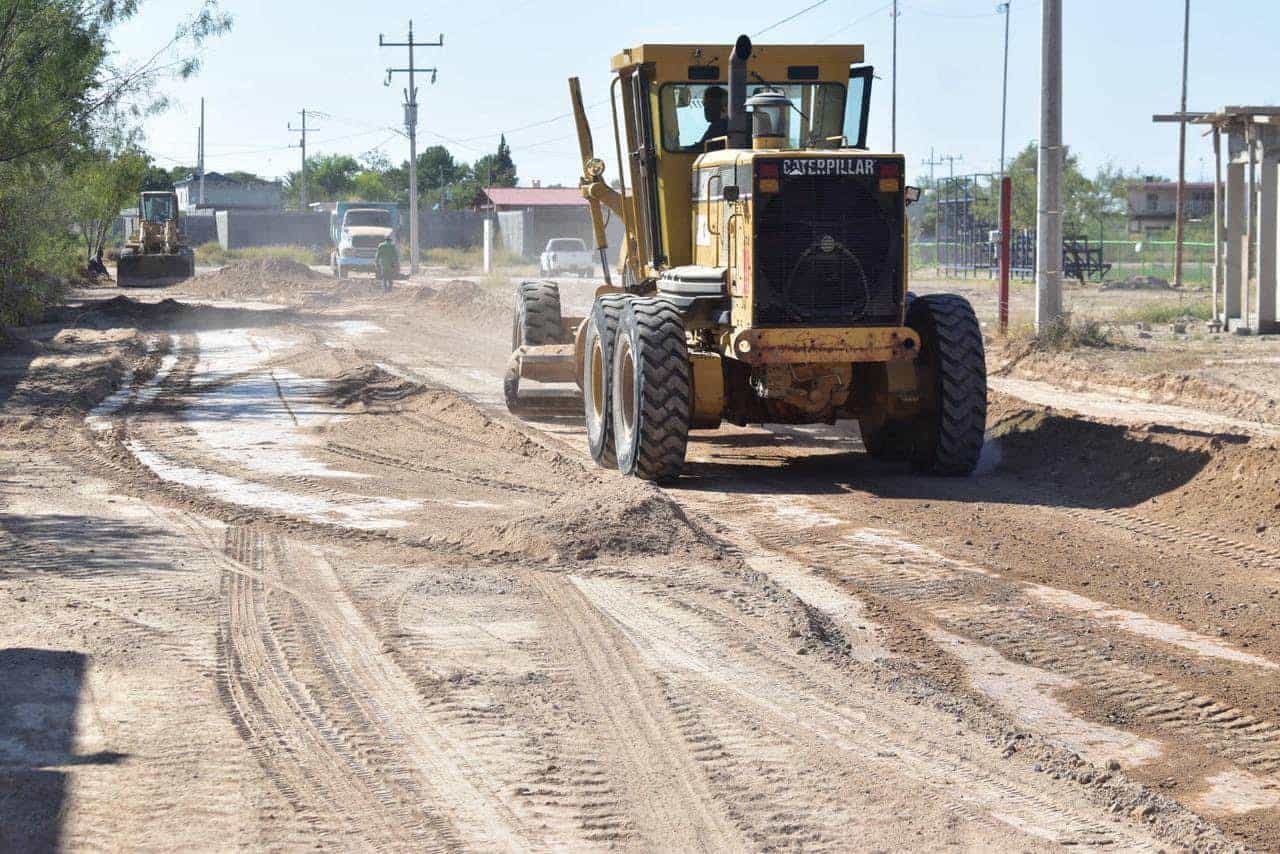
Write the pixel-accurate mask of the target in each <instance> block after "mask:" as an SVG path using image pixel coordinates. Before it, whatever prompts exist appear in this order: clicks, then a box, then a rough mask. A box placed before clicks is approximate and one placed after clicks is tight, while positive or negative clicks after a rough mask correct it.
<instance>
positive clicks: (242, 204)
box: [173, 172, 284, 213]
mask: <svg viewBox="0 0 1280 854" xmlns="http://www.w3.org/2000/svg"><path fill="white" fill-rule="evenodd" d="M173 189H174V192H176V193H177V194H178V207H179V208H181V209H182V210H183V211H184V212H186V213H191V212H193V211H196V210H218V211H227V210H280V209H281V208H282V207H284V186H283V185H282V184H281V183H280V182H279V181H237V180H235V179H234V178H229V177H227V176H226V175H223V174H221V173H219V172H206V173H205V176H204V197H203V198H201V196H200V192H201V190H200V178H199V176H195V175H193V176H191V177H190V178H183V179H182V180H181V181H174V183H173Z"/></svg>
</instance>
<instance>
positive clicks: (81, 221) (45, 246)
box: [0, 0, 231, 323]
mask: <svg viewBox="0 0 1280 854" xmlns="http://www.w3.org/2000/svg"><path fill="white" fill-rule="evenodd" d="M188 2H191V3H192V4H193V5H194V7H195V8H194V11H193V12H192V13H191V14H190V15H188V16H187V17H185V18H183V19H182V20H181V21H180V22H179V23H178V25H177V27H176V28H175V30H174V31H173V35H172V37H170V39H169V40H168V41H167V42H165V43H163V44H160V45H143V46H142V48H143V49H142V50H141V51H140V52H141V54H142V55H143V56H144V57H145V58H144V59H143V60H141V61H139V62H135V63H122V62H121V61H120V60H119V56H120V54H119V52H117V51H115V50H114V49H113V46H112V44H111V37H112V35H113V33H114V32H115V30H116V28H117V27H118V25H119V24H121V23H122V22H124V21H126V20H128V19H130V18H133V17H134V16H135V15H137V14H138V9H139V6H140V0H0V322H4V323H21V322H24V321H27V320H30V319H31V318H32V317H35V316H36V315H38V314H39V313H40V312H41V311H42V310H43V308H44V307H46V306H47V305H49V304H50V303H51V302H52V301H54V300H57V299H60V298H61V295H62V290H63V288H64V284H63V282H64V281H65V278H66V277H67V276H69V275H71V274H72V273H73V271H74V270H75V268H76V267H78V266H80V265H82V263H83V256H82V255H81V250H78V249H77V245H78V244H80V245H83V246H85V247H87V248H95V249H96V246H97V245H98V244H100V243H101V240H102V235H103V234H104V233H105V231H104V228H109V225H110V223H111V222H112V221H113V220H114V218H115V215H116V214H117V213H118V212H119V209H120V207H121V206H122V205H121V204H120V202H121V199H122V198H124V199H127V198H128V197H129V196H132V195H134V194H135V193H136V192H137V191H138V189H139V187H140V185H141V184H142V183H143V182H144V181H155V182H158V183H160V184H162V185H163V184H164V182H165V177H166V176H164V175H162V174H161V172H163V170H157V171H154V172H149V171H148V169H147V165H148V164H147V161H146V159H145V158H144V157H142V156H141V155H139V153H138V152H137V150H136V146H135V144H134V143H135V142H136V141H137V139H138V138H139V129H138V127H139V126H138V120H139V119H140V118H141V117H142V116H144V115H147V114H150V113H153V112H155V111H158V110H160V109H163V108H164V106H165V99H164V97H163V94H162V89H161V84H162V83H163V82H164V81H165V80H171V79H174V78H181V77H186V76H189V75H190V74H192V73H193V72H194V71H195V70H196V69H197V68H198V67H199V60H200V50H201V49H202V46H203V45H204V44H205V42H206V41H207V40H208V39H209V38H211V37H213V36H216V35H218V34H221V33H224V32H226V31H227V29H228V28H229V27H230V24H231V21H230V18H229V17H227V16H226V15H224V14H223V13H221V12H220V11H219V9H218V4H217V0H188ZM167 177H168V178H169V180H171V179H172V175H168V176H167Z"/></svg>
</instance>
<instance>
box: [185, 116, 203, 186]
mask: <svg viewBox="0 0 1280 854" xmlns="http://www.w3.org/2000/svg"><path fill="white" fill-rule="evenodd" d="M196 168H197V169H199V170H200V201H199V202H197V203H196V204H195V207H199V206H200V205H203V204H204V98H201V99H200V156H199V158H197V162H196ZM188 201H190V199H188Z"/></svg>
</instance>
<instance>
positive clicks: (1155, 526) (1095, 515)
mask: <svg viewBox="0 0 1280 854" xmlns="http://www.w3.org/2000/svg"><path fill="white" fill-rule="evenodd" d="M1059 512H1061V513H1063V514H1065V515H1067V516H1070V517H1071V518H1073V519H1080V520H1082V521H1086V522H1101V523H1102V524H1104V525H1110V526H1112V527H1114V528H1119V529H1120V530H1122V531H1127V532H1129V533H1131V534H1138V535H1140V536H1143V537H1148V538H1150V539H1154V540H1159V541H1161V542H1165V543H1170V544H1175V545H1183V546H1190V547H1191V548H1194V549H1198V550H1200V551H1203V552H1207V553H1208V554H1210V555H1212V556H1214V557H1226V558H1231V559H1233V560H1235V561H1238V562H1239V564H1240V565H1241V566H1244V567H1247V568H1255V567H1257V568H1261V569H1267V570H1271V571H1273V572H1280V550H1276V549H1269V548H1266V547H1265V546H1258V545H1252V544H1250V543H1242V542H1240V541H1238V540H1232V539H1229V538H1227V537H1223V536H1221V535H1219V534H1214V533H1210V532H1208V531H1200V530H1195V529H1192V528H1183V527H1180V526H1178V525H1174V524H1171V523H1169V522H1162V521H1159V520H1156V519H1150V518H1147V517H1146V516H1141V515H1139V514H1137V513H1133V512H1131V511H1128V510H1118V509H1111V508H1108V509H1103V510H1078V509H1075V508H1060V509H1059Z"/></svg>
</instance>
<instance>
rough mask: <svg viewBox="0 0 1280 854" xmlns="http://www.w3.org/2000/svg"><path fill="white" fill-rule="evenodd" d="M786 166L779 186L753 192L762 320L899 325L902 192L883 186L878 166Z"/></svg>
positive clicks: (757, 288)
mask: <svg viewBox="0 0 1280 854" xmlns="http://www.w3.org/2000/svg"><path fill="white" fill-rule="evenodd" d="M783 165H784V168H783V170H781V171H782V173H783V174H782V176H781V180H780V181H778V182H777V186H778V187H779V191H778V192H776V193H762V192H760V189H759V187H758V186H757V188H756V191H755V193H754V199H755V208H756V223H757V225H756V239H755V280H754V288H755V313H756V316H755V322H756V323H757V324H760V325H787V326H792V325H803V324H809V325H820V326H821V325H826V326H874V325H896V324H897V323H898V322H899V319H900V318H901V306H902V303H901V299H902V284H901V283H902V230H903V229H902V218H903V202H902V194H901V193H900V192H883V193H882V192H880V183H879V180H878V176H877V173H876V172H875V171H874V170H867V174H843V175H841V174H817V175H811V174H803V175H787V174H786V172H787V169H786V165H787V164H783ZM775 168H776V167H775ZM898 174H901V173H898ZM894 184H895V186H896V185H897V182H896V181H895V182H894Z"/></svg>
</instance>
